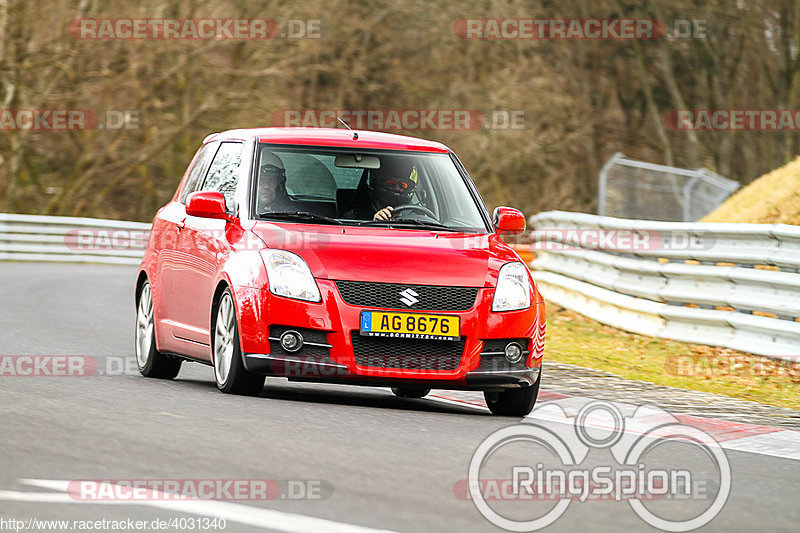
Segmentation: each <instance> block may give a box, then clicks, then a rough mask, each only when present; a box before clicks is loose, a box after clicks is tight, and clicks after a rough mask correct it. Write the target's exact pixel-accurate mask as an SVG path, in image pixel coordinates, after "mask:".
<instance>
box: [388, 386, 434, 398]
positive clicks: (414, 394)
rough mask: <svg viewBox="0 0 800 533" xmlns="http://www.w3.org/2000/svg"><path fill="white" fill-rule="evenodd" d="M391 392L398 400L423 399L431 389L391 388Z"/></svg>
mask: <svg viewBox="0 0 800 533" xmlns="http://www.w3.org/2000/svg"><path fill="white" fill-rule="evenodd" d="M392 392H393V393H394V395H395V396H397V397H398V398H424V397H425V396H427V395H428V393H429V392H431V389H426V388H424V387H392Z"/></svg>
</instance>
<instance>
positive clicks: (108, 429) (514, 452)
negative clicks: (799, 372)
mask: <svg viewBox="0 0 800 533" xmlns="http://www.w3.org/2000/svg"><path fill="white" fill-rule="evenodd" d="M135 273H136V270H135V268H133V267H119V266H99V265H55V264H53V265H51V264H37V263H0V280H2V283H1V284H0V302H2V305H1V306H0V324H2V328H1V329H0V339H1V342H0V356H19V355H84V356H91V357H93V358H96V361H97V363H98V368H99V372H97V373H96V374H95V375H92V376H88V377H22V376H14V377H11V376H7V375H0V434H2V453H0V517H2V518H4V519H9V518H15V519H19V520H25V521H27V520H29V519H32V518H36V519H42V520H44V519H60V520H64V519H69V520H100V519H108V520H122V519H128V518H133V519H135V520H147V521H151V520H153V519H155V518H160V519H165V520H166V519H169V518H171V517H192V516H197V514H196V513H199V514H201V515H203V516H220V517H224V518H225V519H226V521H227V527H226V529H225V530H226V531H237V532H238V531H263V530H267V531H273V530H274V531H323V530H327V531H374V530H391V531H443V532H445V531H487V530H500V529H499V528H497V527H496V526H494V525H492V524H491V523H490V522H489V521H487V519H485V518H484V517H483V516H482V515H481V514H480V513H479V512H478V510H477V509H476V506H475V505H474V504H473V502H472V501H470V500H468V499H465V498H460V497H458V496H457V493H458V490H457V489H456V490H455V491H454V487H458V486H459V481H461V482H462V483H461V486H462V487H463V480H465V479H466V478H467V472H468V468H469V464H470V459H471V457H472V454H473V453H474V452H475V450H476V448H477V447H478V446H479V444H480V443H481V441H483V439H485V438H486V437H488V436H489V435H490V434H492V433H493V432H494V431H496V430H498V429H501V428H503V427H506V426H510V425H512V424H515V423H518V422H519V420H516V419H510V418H500V417H495V416H491V415H490V414H489V413H488V411H487V410H486V409H485V408H482V407H481V406H480V405H473V403H478V404H479V403H480V401H482V400H479V401H477V402H475V399H480V398H481V396H480V395H472V394H463V393H462V394H459V393H446V392H444V391H442V392H441V394H440V393H439V391H434V393H433V394H434V395H436V396H439V397H432V398H431V397H429V398H426V399H421V400H412V399H399V398H395V397H394V396H393V395H392V394H391V392H390V391H389V390H387V389H379V388H366V387H346V386H337V385H318V384H305V383H290V382H287V381H286V380H284V379H277V378H273V379H270V378H268V379H267V384H266V386H265V388H264V390H263V392H262V393H261V395H260V397H253V398H251V397H237V396H229V395H223V394H221V393H219V392H218V391H217V390H216V386H215V384H214V379H213V374H212V369H211V368H210V367H205V366H201V365H198V364H188V363H184V366H183V369H182V370H181V373H180V375H179V376H178V378H177V379H176V380H175V381H171V382H170V381H159V380H154V379H146V378H143V377H141V376H139V375H138V373H137V372H131V371H124V366H125V365H126V364H127V365H128V369H129V370H130V368H131V362H132V361H133V325H134V320H133V319H134V306H133V288H132V285H133V282H134V276H135ZM546 359H547V351H545V360H546ZM126 361H127V363H126ZM554 368H555V367H550V366H545V370H544V377H543V380H544V381H543V385H542V394H541V396H540V402H539V403H538V404H537V409H536V410H535V411H534V412H533V413H532V414H531V415H530V417H528V418H526V419H525V422H526V424H529V425H530V426H532V427H536V428H540V429H543V430H549V431H551V432H554V433H557V432H561V431H563V429H564V427H566V426H568V425H569V424H564V423H562V422H559V421H557V420H556V419H555V417H556V416H557V410H556V409H555V408H556V407H562V408H563V409H566V410H567V412H570V409H571V408H574V407H575V406H576V405H578V404H580V402H584V403H585V402H586V401H587V398H592V397H595V398H599V397H602V398H604V399H613V398H615V395H617V394H619V398H620V399H625V397H624V386H620V381H619V380H618V381H616V382H615V387H614V388H608V389H607V388H605V387H604V386H603V377H602V376H599V377H595V378H593V379H594V381H593V383H592V384H591V386H589V385H587V386H586V387H585V390H583V389H582V388H581V386H580V385H574V384H573V385H571V386H570V387H569V390H567V388H566V387H565V386H564V385H563V383H562V382H561V381H560V380H557V379H553V380H552V381H551V382H548V370H549V369H554ZM133 369H134V370H135V366H133ZM563 372H564V371H563V369H562V373H563ZM567 372H568V371H567ZM104 374H105V375H104ZM108 374H113V375H108ZM550 375H554V373H553V372H551V374H550ZM598 391H602V394H600V393H599V392H598ZM580 392H583V393H582V394H579V395H576V394H577V393H580ZM684 393H685V391H671V392H669V394H666V393H665V394H662V395H661V398H663V400H662V403H661V405H662V406H664V407H665V408H670V406H672V405H678V404H681V398H685V395H684ZM626 401H628V400H627V399H626ZM702 401H704V402H705V400H702ZM470 402H473V403H470ZM684 404H685V402H684ZM698 407H708V406H707V405H702V406H700V405H698ZM691 411H692V410H691V408H689V409H686V408H684V409H683V411H682V412H683V413H684V414H686V413H687V412H689V413H691ZM694 414H699V415H702V414H703V411H702V410H701V409H698V410H697V411H696V412H694ZM724 414H725V416H719V417H717V418H720V419H721V418H724V419H725V422H717V421H714V420H706V419H697V418H694V420H695V422H698V421H699V422H698V424H699V426H700V427H702V428H704V429H706V430H708V431H709V433H710V434H711V435H713V436H714V437H715V438H717V440H720V441H722V440H725V441H726V442H728V443H730V444H729V445H728V446H723V448H724V449H725V455H726V456H727V460H728V461H729V464H730V471H731V490H730V496H729V497H728V499H727V502H726V503H725V505H724V506H723V507H722V510H721V512H720V513H719V515H718V516H717V517H716V518H715V519H714V520H713V521H711V522H710V523H709V524H708V525H706V526H705V530H710V531H748V530H759V531H797V529H798V524H799V523H800V507H798V505H797V487H799V486H800V439H797V438H796V437H797V435H798V432H797V431H793V430H785V429H781V430H778V426H781V425H782V424H780V423H775V424H752V423H751V422H752V420H751V419H747V418H746V417H745V416H744V414H742V416H741V417H738V415H737V412H736V410H735V409H734V410H732V411H731V410H729V411H728V412H726V413H724ZM573 415H574V412H573ZM795 416H796V413H795ZM683 420H688V419H686V418H684V419H683ZM795 420H796V419H795ZM738 422H742V423H741V424H740V423H738ZM745 422H747V423H746V424H745ZM631 427H632V426H631ZM795 429H796V426H795ZM626 431H627V430H626ZM631 431H634V430H633V429H631ZM770 439H771V440H770ZM723 444H724V443H723ZM689 448H692V449H693V450H694V449H695V448H694V447H692V446H691V445H689V444H681V443H666V444H663V445H662V446H659V450H658V451H657V452H655V453H657V454H658V462H659V463H660V464H664V465H666V464H671V465H673V466H675V467H678V466H679V467H681V468H684V469H688V470H690V471H692V473H693V474H696V475H698V476H702V475H704V474H708V476H710V477H712V478H713V475H712V474H713V473H711V474H709V473H708V472H707V470H709V467H708V464H709V463H708V461H707V460H705V458H704V457H702V454H698V453H691V452H692V450H689ZM745 450H747V451H745ZM592 452H597V453H592V454H590V455H589V459H588V460H587V461H586V462H585V463H584V465H604V464H612V463H613V458H612V457H611V454H609V453H608V452H607V450H602V449H600V450H592ZM535 453H536V451H535V449H534V448H533V447H532V446H529V447H526V446H524V445H522V444H519V445H513V446H509V447H507V448H504V449H503V451H502V453H498V454H496V457H494V458H493V459H492V460H493V461H494V462H493V463H492V465H489V466H490V467H491V468H494V469H497V471H498V472H499V471H500V470H501V467H503V465H505V466H508V465H509V464H511V465H518V464H528V465H534V464H536V463H537V462H548V461H550V458H549V457H544V456H542V457H538V456H536V455H535ZM503 471H505V472H508V469H507V468H505V470H503ZM507 475H508V474H507V473H506V474H505V476H507ZM490 477H491V476H490ZM494 477H501V476H500V475H499V474H498V475H497V476H494ZM256 478H257V479H270V480H307V481H308V480H313V481H317V482H319V485H318V486H321V487H322V491H321V494H322V497H321V498H319V499H292V498H288V497H286V498H280V497H277V498H276V499H273V500H269V501H226V502H199V503H198V502H177V503H176V502H169V501H159V500H155V501H136V502H119V501H114V502H106V501H104V502H100V503H96V502H86V501H81V500H80V499H76V498H75V497H71V496H70V495H68V494H67V493H66V492H65V487H66V486H67V483H66V482H68V481H70V480H81V479H128V480H130V479H139V480H141V479H195V480H197V479H212V480H213V479H256ZM713 487H714V483H713V482H712V483H710V488H709V487H707V488H709V490H710V489H713ZM282 494H283V495H284V496H286V494H284V493H282ZM693 504H696V502H688V503H680V502H676V501H661V502H655V503H654V504H652V505H654V506H658V505H662V506H664V508H667V507H669V509H668V510H666V511H665V512H666V513H667V514H669V513H673V514H674V513H680V512H684V511H685V509H687V508H688V507H691V506H692V505H693ZM501 505H506V506H516V508H515V509H512V510H511V511H509V513H508V514H509V516H512V515H513V516H517V517H518V518H523V517H525V518H527V515H525V509H524V507H525V505H526V504H525V503H524V502H502V503H501ZM537 505H540V506H541V505H545V504H542V503H538V504H537ZM551 506H552V504H551ZM687 506H688V507H687ZM540 509H542V510H546V507H541V508H540ZM676 509H678V510H677V511H676ZM681 509H683V510H681ZM514 513H516V515H514ZM320 520H322V521H320ZM588 529H591V530H598V531H628V530H630V531H648V530H650V531H652V530H654V528H653V527H652V526H650V525H648V524H647V523H645V522H644V521H643V520H642V519H641V518H639V517H638V516H637V515H636V514H635V513H634V512H633V510H632V508H631V506H630V505H629V504H628V503H627V502H624V501H620V502H610V501H587V502H584V503H581V502H573V503H572V504H571V505H569V507H568V508H567V509H566V511H565V512H564V513H563V515H562V516H561V517H560V518H559V519H558V520H557V521H555V523H553V524H552V525H551V526H549V528H548V530H551V531H577V530H588ZM173 531H175V529H173Z"/></svg>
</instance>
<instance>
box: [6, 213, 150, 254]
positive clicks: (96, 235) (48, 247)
mask: <svg viewBox="0 0 800 533" xmlns="http://www.w3.org/2000/svg"><path fill="white" fill-rule="evenodd" d="M149 235H150V224H143V223H141V222H126V221H122V220H101V219H95V218H73V217H52V216H37V215H14V214H5V213H0V260H17V261H56V262H75V263H108V264H123V265H138V264H139V262H140V261H141V259H142V255H143V254H144V247H145V246H146V245H147V239H148V238H149Z"/></svg>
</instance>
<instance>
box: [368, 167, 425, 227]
mask: <svg viewBox="0 0 800 533" xmlns="http://www.w3.org/2000/svg"><path fill="white" fill-rule="evenodd" d="M381 163H382V164H381V167H380V168H377V169H375V170H373V171H372V172H371V175H370V178H371V179H370V182H369V190H370V193H371V198H372V203H371V206H372V210H373V211H375V214H374V215H373V216H372V220H389V219H391V218H392V217H393V216H394V214H393V213H392V211H394V210H395V208H397V207H400V206H403V205H407V204H408V203H409V202H410V201H411V195H412V194H413V193H414V189H415V188H416V186H417V167H415V166H414V164H413V163H412V162H411V161H409V160H408V159H407V158H405V157H387V158H383V160H382V161H381Z"/></svg>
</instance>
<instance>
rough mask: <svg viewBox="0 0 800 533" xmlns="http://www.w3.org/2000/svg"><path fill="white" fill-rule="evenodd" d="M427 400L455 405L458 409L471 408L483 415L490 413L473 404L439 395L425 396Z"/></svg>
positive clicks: (482, 407)
mask: <svg viewBox="0 0 800 533" xmlns="http://www.w3.org/2000/svg"><path fill="white" fill-rule="evenodd" d="M427 398H430V399H431V400H436V401H437V402H439V403H444V404H447V405H457V406H458V407H472V408H473V409H476V410H478V411H481V412H483V413H489V412H491V411H489V408H488V407H484V406H482V405H475V404H474V403H470V402H465V401H464V400H457V399H453V398H445V397H444V396H439V395H436V394H431V395H430V396H427Z"/></svg>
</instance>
